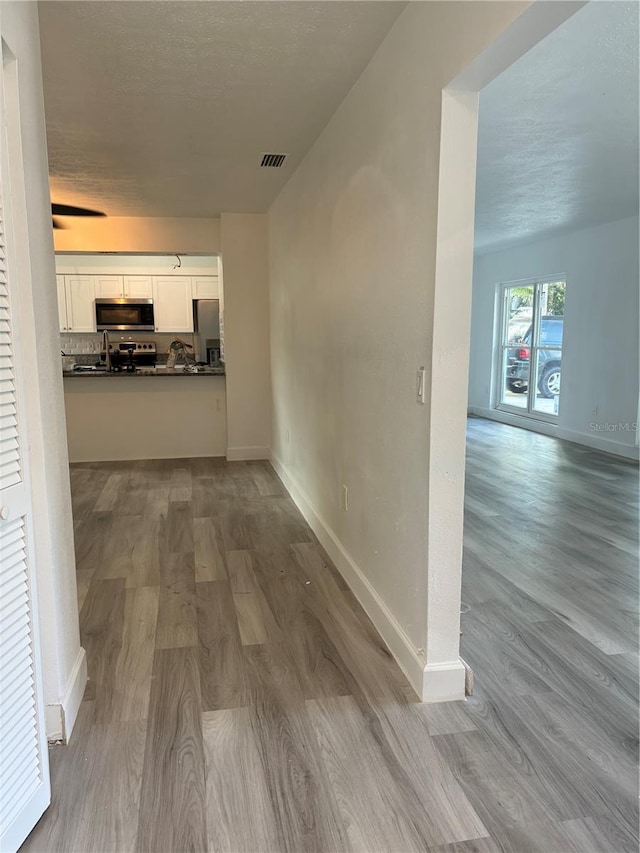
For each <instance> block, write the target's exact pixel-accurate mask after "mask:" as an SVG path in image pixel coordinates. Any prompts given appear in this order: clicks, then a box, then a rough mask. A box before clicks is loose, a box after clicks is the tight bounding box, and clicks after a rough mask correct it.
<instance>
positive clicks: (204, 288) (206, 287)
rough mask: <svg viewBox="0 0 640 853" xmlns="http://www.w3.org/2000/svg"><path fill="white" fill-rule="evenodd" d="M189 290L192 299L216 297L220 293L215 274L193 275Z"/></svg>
mask: <svg viewBox="0 0 640 853" xmlns="http://www.w3.org/2000/svg"><path fill="white" fill-rule="evenodd" d="M191 280H192V282H193V284H192V288H191V292H192V294H193V298H194V299H217V298H218V297H219V295H220V287H219V285H218V276H217V275H194V276H193V277H192V279H191Z"/></svg>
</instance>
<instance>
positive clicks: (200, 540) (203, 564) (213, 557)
mask: <svg viewBox="0 0 640 853" xmlns="http://www.w3.org/2000/svg"><path fill="white" fill-rule="evenodd" d="M193 546H194V553H195V561H196V581H199V582H200V581H224V580H227V570H226V568H225V560H224V557H223V555H222V553H221V552H220V546H219V544H218V531H217V528H216V522H215V520H214V519H213V518H194V519H193Z"/></svg>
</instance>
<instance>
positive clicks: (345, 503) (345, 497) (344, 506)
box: [342, 486, 349, 512]
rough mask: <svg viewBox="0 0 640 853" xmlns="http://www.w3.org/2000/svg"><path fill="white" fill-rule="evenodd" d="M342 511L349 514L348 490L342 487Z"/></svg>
mask: <svg viewBox="0 0 640 853" xmlns="http://www.w3.org/2000/svg"><path fill="white" fill-rule="evenodd" d="M342 509H343V510H344V511H345V512H349V489H348V487H347V486H343V487H342Z"/></svg>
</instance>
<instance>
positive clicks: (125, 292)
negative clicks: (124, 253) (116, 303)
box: [92, 275, 153, 299]
mask: <svg viewBox="0 0 640 853" xmlns="http://www.w3.org/2000/svg"><path fill="white" fill-rule="evenodd" d="M92 277H93V279H94V280H95V294H96V298H97V299H150V298H151V297H152V296H153V282H152V279H151V276H150V275H94V276H92Z"/></svg>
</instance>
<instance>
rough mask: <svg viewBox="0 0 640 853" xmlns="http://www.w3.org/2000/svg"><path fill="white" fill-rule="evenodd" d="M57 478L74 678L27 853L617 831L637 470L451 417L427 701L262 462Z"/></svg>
mask: <svg viewBox="0 0 640 853" xmlns="http://www.w3.org/2000/svg"><path fill="white" fill-rule="evenodd" d="M71 477H72V491H73V500H74V516H75V534H76V552H77V566H78V592H79V598H80V603H81V616H80V621H81V633H82V642H83V645H84V647H85V649H86V651H87V656H88V665H89V676H90V681H89V684H88V686H87V692H86V696H85V700H84V702H83V704H82V708H81V711H80V716H79V719H78V722H77V724H76V729H75V731H74V733H73V737H72V739H71V743H70V744H69V745H68V746H66V747H54V748H52V750H51V767H52V788H53V803H52V806H51V808H50V809H49V810H48V812H47V813H46V814H45V815H44V816H43V818H42V819H41V821H40V823H39V824H38V826H37V827H36V829H35V830H34V832H33V833H32V834H31V836H30V837H29V839H28V840H27V842H26V843H25V845H24V850H25V851H29V853H31V851H48V853H63V851H64V853H67V851H68V853H71V851H82V853H89V851H90V852H91V853H103V851H122V853H125V851H126V853H129V851H138V850H140V851H150V853H151V852H152V853H182V852H183V851H185V853H186V851H204V850H208V851H211V853H213V852H214V851H215V852H216V853H218V851H220V853H224V851H238V852H239V851H244V853H281V851H282V853H284V851H291V853H298V852H299V851H327V853H329V851H362V853H365V851H366V853H369V851H379V853H408V851H440V853H444V851H450V853H471V851H475V853H492V852H493V851H498V850H504V851H513V853H523V851H544V853H551V851H569V853H591V851H627V850H629V851H631V850H633V851H636V850H637V848H638V842H637V832H636V827H637V806H636V795H637V773H636V766H637V698H638V693H637V691H638V687H637V658H636V652H637V642H636V641H637V612H636V603H637V589H636V582H637V525H636V518H637V470H636V469H635V468H634V467H633V466H631V465H628V464H625V463H623V462H617V461H616V460H613V459H611V458H608V457H604V456H602V455H599V454H597V453H593V452H591V451H588V450H585V449H582V448H578V447H576V446H573V445H568V444H563V443H560V442H557V441H555V440H553V439H549V438H546V437H543V436H537V435H534V434H532V433H526V432H523V431H520V430H516V429H513V428H510V427H503V426H501V425H499V424H493V423H489V422H483V421H479V420H472V421H471V422H470V426H469V445H468V473H467V508H466V522H465V554H464V572H463V599H464V610H465V613H464V615H463V617H462V631H463V636H462V644H463V655H464V656H465V657H466V659H467V660H468V662H469V663H471V665H472V666H473V668H474V670H475V676H476V678H475V680H476V692H475V695H474V696H473V697H472V698H471V699H470V700H469V701H467V702H466V703H463V702H460V703H448V704H443V705H435V706H422V705H420V704H419V703H417V702H416V701H415V699H414V697H413V696H412V693H411V690H410V688H409V687H408V685H407V683H406V681H405V679H404V677H403V676H402V674H401V673H400V671H399V670H398V668H397V667H396V665H395V664H394V662H393V661H392V660H391V658H390V656H389V654H388V652H387V651H386V649H385V648H384V646H383V645H382V643H381V642H380V640H379V638H378V636H377V635H376V632H375V631H374V629H373V627H372V626H371V623H370V622H369V620H368V619H367V617H366V615H365V614H364V613H363V611H362V610H361V608H360V607H359V606H358V604H357V602H356V601H355V600H354V598H353V596H352V594H351V593H350V592H349V591H348V590H347V589H346V587H345V584H344V582H343V581H342V580H341V578H340V577H339V575H338V574H337V573H336V571H335V569H334V568H333V567H332V566H331V565H330V563H329V561H328V560H327V558H326V555H325V554H324V553H323V552H322V549H321V548H320V546H319V545H318V543H317V541H316V540H315V539H314V537H313V535H312V533H311V532H310V530H309V528H308V527H307V526H306V524H305V523H304V521H303V519H302V518H301V516H300V515H299V513H298V512H297V510H296V508H295V507H294V505H293V504H292V502H291V500H290V499H289V498H288V496H287V495H286V493H285V491H284V489H283V487H282V485H281V484H280V482H279V480H278V479H277V478H276V477H275V475H274V474H273V471H272V470H271V469H270V467H269V466H268V465H267V464H266V463H246V464H245V463H229V464H227V463H225V462H222V461H219V460H211V459H191V460H184V459H181V460H168V461H153V462H127V463H102V464H97V463H96V464H86V465H74V466H72V469H71ZM390 570H392V567H390Z"/></svg>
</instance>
